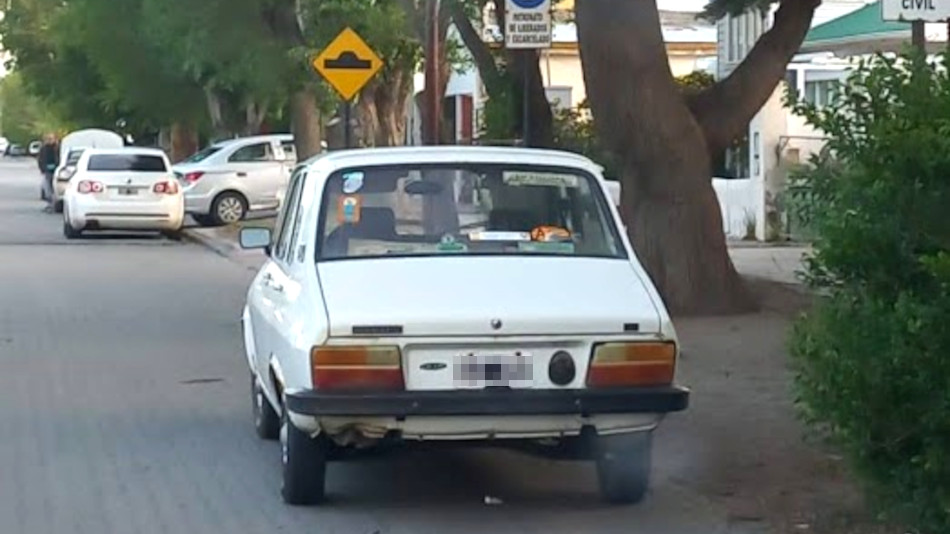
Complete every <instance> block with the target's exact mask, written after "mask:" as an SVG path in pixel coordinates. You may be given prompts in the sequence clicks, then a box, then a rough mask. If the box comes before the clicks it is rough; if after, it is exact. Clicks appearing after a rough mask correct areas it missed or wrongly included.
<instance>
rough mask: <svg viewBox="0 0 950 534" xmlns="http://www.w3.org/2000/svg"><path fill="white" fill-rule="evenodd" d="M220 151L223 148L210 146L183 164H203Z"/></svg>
mask: <svg viewBox="0 0 950 534" xmlns="http://www.w3.org/2000/svg"><path fill="white" fill-rule="evenodd" d="M219 150H221V147H219V146H209V147H208V148H206V149H204V150H202V151H200V152H198V153H196V154H193V155H192V156H191V157H189V158H186V159H185V160H183V161H182V163H201V162H202V161H204V160H206V159H208V158H210V157H211V156H212V155H214V154H215V153H216V152H218V151H219Z"/></svg>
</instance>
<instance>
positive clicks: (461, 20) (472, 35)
mask: <svg viewBox="0 0 950 534" xmlns="http://www.w3.org/2000/svg"><path fill="white" fill-rule="evenodd" d="M451 9H452V21H453V22H454V23H455V28H456V29H457V30H458V32H459V36H460V37H461V39H462V43H464V44H465V48H468V51H469V53H471V54H472V58H473V60H474V61H475V67H476V68H478V72H479V73H480V74H481V75H482V80H483V82H484V83H485V85H486V86H488V85H490V84H493V83H495V82H496V80H498V79H499V77H500V76H501V73H499V72H498V64H497V63H495V56H494V55H492V53H491V49H490V48H489V47H488V44H487V43H486V42H485V41H484V40H483V39H482V36H481V35H479V33H478V30H476V29H475V26H474V25H472V21H471V19H469V18H468V14H467V13H466V12H465V9H464V8H463V7H462V5H461V4H459V3H455V4H454V5H453V6H452V8H451ZM489 92H491V91H489Z"/></svg>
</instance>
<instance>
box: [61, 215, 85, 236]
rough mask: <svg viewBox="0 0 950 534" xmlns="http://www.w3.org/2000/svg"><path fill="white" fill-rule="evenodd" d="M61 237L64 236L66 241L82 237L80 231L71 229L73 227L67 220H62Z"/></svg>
mask: <svg viewBox="0 0 950 534" xmlns="http://www.w3.org/2000/svg"><path fill="white" fill-rule="evenodd" d="M63 235H64V236H66V239H78V238H79V237H80V236H82V231H81V230H77V229H75V228H73V225H71V224H69V219H66V218H64V219H63Z"/></svg>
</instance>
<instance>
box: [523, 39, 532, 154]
mask: <svg viewBox="0 0 950 534" xmlns="http://www.w3.org/2000/svg"><path fill="white" fill-rule="evenodd" d="M523 57H524V65H522V69H524V83H523V85H524V87H523V88H522V90H521V92H522V98H521V108H522V109H521V115H522V118H521V143H522V144H523V145H524V146H525V147H529V146H531V67H530V65H531V60H532V58H533V57H534V50H531V49H530V48H529V49H526V50H525V51H524V54H523Z"/></svg>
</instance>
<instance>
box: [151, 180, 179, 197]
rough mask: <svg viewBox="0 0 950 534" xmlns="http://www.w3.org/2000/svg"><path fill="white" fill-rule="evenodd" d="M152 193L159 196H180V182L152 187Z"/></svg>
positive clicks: (162, 183) (158, 184)
mask: <svg viewBox="0 0 950 534" xmlns="http://www.w3.org/2000/svg"><path fill="white" fill-rule="evenodd" d="M152 191H154V192H155V193H157V194H159V195H176V194H178V182H158V183H157V184H155V186H154V187H152Z"/></svg>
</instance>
